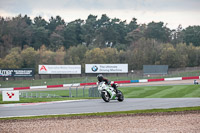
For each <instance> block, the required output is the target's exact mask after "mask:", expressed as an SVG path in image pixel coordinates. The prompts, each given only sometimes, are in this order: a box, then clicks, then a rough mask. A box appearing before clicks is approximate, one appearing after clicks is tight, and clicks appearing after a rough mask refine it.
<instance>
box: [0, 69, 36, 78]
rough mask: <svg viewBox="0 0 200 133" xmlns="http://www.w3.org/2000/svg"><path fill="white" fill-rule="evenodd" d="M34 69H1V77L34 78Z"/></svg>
mask: <svg viewBox="0 0 200 133" xmlns="http://www.w3.org/2000/svg"><path fill="white" fill-rule="evenodd" d="M33 76H34V69H0V77H33Z"/></svg>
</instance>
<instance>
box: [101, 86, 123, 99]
mask: <svg viewBox="0 0 200 133" xmlns="http://www.w3.org/2000/svg"><path fill="white" fill-rule="evenodd" d="M98 91H99V93H100V95H101V97H102V99H103V100H104V101H105V102H109V101H110V100H118V101H119V102H122V101H123V100H124V95H123V93H122V92H121V91H120V90H118V93H117V94H116V92H115V90H114V88H113V87H111V86H109V85H106V84H105V82H100V83H99V84H98Z"/></svg>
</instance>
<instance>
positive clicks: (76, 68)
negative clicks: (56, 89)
mask: <svg viewBox="0 0 200 133" xmlns="http://www.w3.org/2000/svg"><path fill="white" fill-rule="evenodd" d="M38 68H39V70H38V73H39V74H81V65H39V67H38Z"/></svg>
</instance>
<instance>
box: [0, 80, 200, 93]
mask: <svg viewBox="0 0 200 133" xmlns="http://www.w3.org/2000/svg"><path fill="white" fill-rule="evenodd" d="M190 79H200V76H193V77H174V78H161V79H139V80H125V81H112V82H111V83H118V84H125V83H146V82H157V81H175V80H190ZM93 85H97V82H92V83H75V84H62V85H47V86H30V87H15V88H0V91H4V90H25V89H40V88H57V87H78V86H93Z"/></svg>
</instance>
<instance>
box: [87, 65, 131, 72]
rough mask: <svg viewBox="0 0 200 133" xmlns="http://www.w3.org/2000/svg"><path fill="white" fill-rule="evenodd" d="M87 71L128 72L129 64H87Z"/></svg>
mask: <svg viewBox="0 0 200 133" xmlns="http://www.w3.org/2000/svg"><path fill="white" fill-rule="evenodd" d="M85 73H128V64H85Z"/></svg>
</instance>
